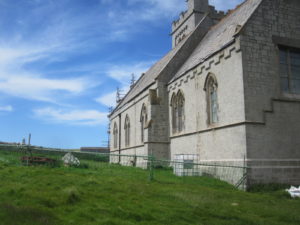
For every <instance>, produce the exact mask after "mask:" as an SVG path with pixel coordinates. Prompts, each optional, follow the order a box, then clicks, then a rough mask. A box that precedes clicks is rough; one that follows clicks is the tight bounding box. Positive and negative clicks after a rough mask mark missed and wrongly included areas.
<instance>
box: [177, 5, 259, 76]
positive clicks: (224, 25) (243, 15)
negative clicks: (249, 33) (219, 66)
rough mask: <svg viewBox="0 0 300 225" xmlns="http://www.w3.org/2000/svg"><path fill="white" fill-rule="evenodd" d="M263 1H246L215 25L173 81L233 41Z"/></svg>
mask: <svg viewBox="0 0 300 225" xmlns="http://www.w3.org/2000/svg"><path fill="white" fill-rule="evenodd" d="M261 2H262V0H247V1H245V2H243V3H242V4H241V5H239V6H238V7H237V8H236V9H234V10H232V11H230V12H229V13H228V15H226V16H225V17H224V18H223V19H222V20H221V21H220V22H219V23H217V24H216V25H215V26H213V27H212V28H211V29H210V30H209V31H208V32H207V34H206V35H205V36H204V38H203V39H202V40H201V42H200V43H199V45H198V46H197V47H196V49H195V50H194V52H193V53H192V54H191V56H190V57H189V58H188V59H187V60H186V62H185V63H184V64H183V65H182V67H181V68H180V69H179V70H178V72H177V73H176V74H175V76H174V77H173V79H172V80H171V82H172V81H174V80H176V79H177V78H179V77H180V76H182V75H184V74H185V73H186V72H187V71H189V70H190V69H191V68H194V67H195V66H197V65H198V64H200V63H202V62H204V61H205V60H206V59H207V58H209V57H210V56H211V55H213V54H214V53H216V52H218V51H219V50H221V49H222V48H224V47H225V46H226V45H228V44H229V43H231V42H232V41H233V40H234V36H235V35H236V34H237V30H238V31H240V30H241V28H242V27H243V26H244V25H245V24H246V23H247V21H248V20H249V19H250V17H251V15H252V14H253V13H254V11H255V10H256V9H257V7H258V6H259V4H260V3H261Z"/></svg>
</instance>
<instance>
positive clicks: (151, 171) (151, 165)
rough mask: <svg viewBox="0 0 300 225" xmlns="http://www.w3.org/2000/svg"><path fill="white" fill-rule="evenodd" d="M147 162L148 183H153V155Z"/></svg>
mask: <svg viewBox="0 0 300 225" xmlns="http://www.w3.org/2000/svg"><path fill="white" fill-rule="evenodd" d="M148 160H150V162H149V181H153V179H154V174H153V162H154V157H153V155H150V156H149V157H148Z"/></svg>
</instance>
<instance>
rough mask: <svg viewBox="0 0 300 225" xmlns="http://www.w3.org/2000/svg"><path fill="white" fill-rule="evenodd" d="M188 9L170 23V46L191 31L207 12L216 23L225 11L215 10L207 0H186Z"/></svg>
mask: <svg viewBox="0 0 300 225" xmlns="http://www.w3.org/2000/svg"><path fill="white" fill-rule="evenodd" d="M186 1H187V5H188V9H187V10H186V11H184V12H182V13H181V14H180V15H179V19H178V20H176V21H174V22H173V23H172V33H171V35H172V47H173V48H174V47H175V46H177V45H178V44H179V43H180V42H181V41H182V40H184V38H185V37H186V36H187V35H188V34H189V33H191V32H192V31H193V30H194V29H195V27H196V26H197V25H198V24H199V22H200V21H201V20H202V19H203V17H204V16H205V15H206V14H208V15H209V16H210V18H211V19H212V20H213V23H217V22H218V21H219V20H221V19H222V18H223V17H224V16H225V13H224V12H223V11H216V10H215V7H214V6H210V5H209V4H208V0H186Z"/></svg>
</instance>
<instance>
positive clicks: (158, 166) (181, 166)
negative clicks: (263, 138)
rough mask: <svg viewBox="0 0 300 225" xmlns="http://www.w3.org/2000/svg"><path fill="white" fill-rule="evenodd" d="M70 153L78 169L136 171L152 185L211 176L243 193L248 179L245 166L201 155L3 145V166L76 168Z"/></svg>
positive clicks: (0, 147) (0, 155) (0, 152)
mask: <svg viewBox="0 0 300 225" xmlns="http://www.w3.org/2000/svg"><path fill="white" fill-rule="evenodd" d="M68 153H71V154H72V156H74V157H75V158H77V159H78V160H79V162H80V164H78V165H76V167H79V168H91V169H93V168H96V169H97V168H98V169H99V168H104V167H106V168H114V166H123V167H125V166H126V167H134V168H136V169H142V170H145V171H148V172H147V173H146V174H147V176H148V180H150V181H151V180H157V181H164V180H165V179H167V176H166V174H168V176H174V175H175V176H177V177H190V176H208V177H214V178H216V179H220V180H223V181H226V182H228V183H230V184H233V185H235V186H236V187H237V188H242V189H243V188H244V187H245V181H246V177H247V167H246V166H245V163H244V164H242V165H233V164H232V163H212V162H201V161H200V160H199V157H198V156H197V155H176V156H175V158H174V160H172V161H171V160H163V159H156V158H154V157H153V156H143V155H121V154H109V153H88V152H80V151H74V150H73V151H70V150H64V149H50V148H42V147H36V146H3V145H0V162H2V163H6V164H13V165H20V166H31V165H48V166H51V167H59V166H72V165H70V164H68V163H66V162H65V161H64V160H63V158H64V156H65V155H66V154H68ZM162 174H163V175H162ZM114 175H117V174H114ZM122 175H124V174H122ZM131 175H132V173H131Z"/></svg>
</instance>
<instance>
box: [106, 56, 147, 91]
mask: <svg viewBox="0 0 300 225" xmlns="http://www.w3.org/2000/svg"><path fill="white" fill-rule="evenodd" d="M152 64H153V62H152V61H149V62H139V63H132V64H127V65H114V66H111V67H110V68H109V69H108V70H107V71H106V74H107V75H108V76H109V77H111V78H113V79H114V80H116V81H118V82H119V83H121V84H122V85H123V86H129V84H130V81H131V78H132V74H134V76H135V78H136V79H138V78H139V77H140V76H141V75H142V73H145V72H146V71H147V70H148V69H149V67H150V66H151V65H152Z"/></svg>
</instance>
